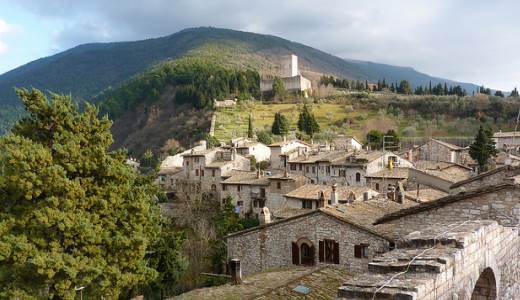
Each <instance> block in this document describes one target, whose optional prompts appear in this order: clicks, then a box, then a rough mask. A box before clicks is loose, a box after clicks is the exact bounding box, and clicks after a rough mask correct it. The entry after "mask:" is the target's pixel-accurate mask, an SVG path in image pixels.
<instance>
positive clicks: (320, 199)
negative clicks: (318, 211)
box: [318, 191, 325, 208]
mask: <svg viewBox="0 0 520 300" xmlns="http://www.w3.org/2000/svg"><path fill="white" fill-rule="evenodd" d="M321 207H325V194H324V193H323V191H319V192H318V208H321Z"/></svg>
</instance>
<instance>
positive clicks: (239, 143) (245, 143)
mask: <svg viewBox="0 0 520 300" xmlns="http://www.w3.org/2000/svg"><path fill="white" fill-rule="evenodd" d="M231 145H232V147H235V148H236V149H237V153H238V154H240V155H243V156H245V157H251V156H254V157H255V159H256V161H257V162H261V161H265V160H269V159H270V158H271V148H269V147H268V146H266V145H264V144H262V143H260V142H257V141H252V140H250V139H247V138H241V139H235V140H231Z"/></svg>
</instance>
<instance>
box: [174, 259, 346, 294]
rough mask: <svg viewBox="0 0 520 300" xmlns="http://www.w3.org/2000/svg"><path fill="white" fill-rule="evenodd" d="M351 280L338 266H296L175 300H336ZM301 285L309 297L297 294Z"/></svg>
mask: <svg viewBox="0 0 520 300" xmlns="http://www.w3.org/2000/svg"><path fill="white" fill-rule="evenodd" d="M351 277H352V276H351V275H350V274H349V273H348V272H347V271H346V270H344V269H341V268H338V267H334V266H325V267H296V266H295V267H290V268H280V269H272V270H267V271H264V272H260V273H257V274H254V275H251V276H248V277H245V278H243V283H242V284H240V285H231V284H224V285H221V286H216V287H210V288H201V289H196V290H193V291H190V292H187V293H184V294H181V295H179V296H177V297H174V298H172V299H318V298H320V299H321V298H322V299H332V298H334V297H335V296H336V295H337V292H338V286H340V285H341V284H342V282H343V281H345V280H346V279H350V278H351ZM299 285H302V286H305V287H307V288H309V289H310V292H309V294H307V295H305V294H301V293H299V292H296V291H294V288H296V287H297V286H299Z"/></svg>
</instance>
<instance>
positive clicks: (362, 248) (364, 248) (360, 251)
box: [354, 244, 369, 258]
mask: <svg viewBox="0 0 520 300" xmlns="http://www.w3.org/2000/svg"><path fill="white" fill-rule="evenodd" d="M368 246H369V245H368V244H359V245H354V257H356V258H368Z"/></svg>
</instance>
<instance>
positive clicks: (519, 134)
mask: <svg viewBox="0 0 520 300" xmlns="http://www.w3.org/2000/svg"><path fill="white" fill-rule="evenodd" d="M493 137H494V138H505V137H520V131H509V132H502V131H499V132H495V133H494V134H493Z"/></svg>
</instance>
